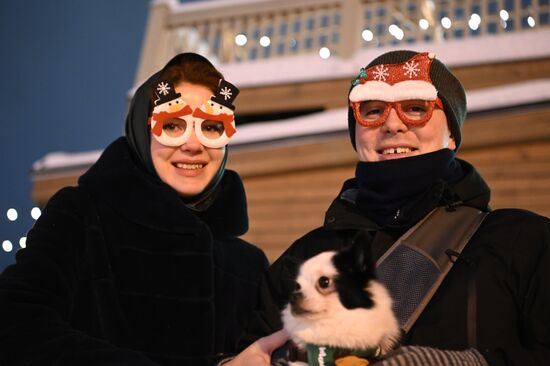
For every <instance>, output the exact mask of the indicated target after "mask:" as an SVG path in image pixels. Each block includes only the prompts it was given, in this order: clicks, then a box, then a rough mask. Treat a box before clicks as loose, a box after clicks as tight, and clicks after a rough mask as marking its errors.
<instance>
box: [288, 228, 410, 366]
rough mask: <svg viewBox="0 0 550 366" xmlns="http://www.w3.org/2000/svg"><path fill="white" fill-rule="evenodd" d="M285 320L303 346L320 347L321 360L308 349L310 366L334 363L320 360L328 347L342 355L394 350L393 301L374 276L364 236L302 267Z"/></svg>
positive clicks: (318, 355)
mask: <svg viewBox="0 0 550 366" xmlns="http://www.w3.org/2000/svg"><path fill="white" fill-rule="evenodd" d="M282 319H283V324H284V328H285V330H286V331H287V332H288V333H289V334H290V336H291V338H292V340H293V342H294V343H296V345H297V346H298V347H299V348H301V349H307V348H308V347H310V346H311V345H314V346H316V347H317V349H318V351H317V352H318V353H320V354H316V355H315V356H314V357H317V358H319V360H320V361H321V362H317V361H318V360H311V357H312V355H311V354H310V352H309V350H308V357H309V358H310V360H309V364H310V365H324V364H331V363H330V361H327V362H323V361H322V359H321V358H322V357H323V356H324V355H325V354H328V353H329V352H328V351H329V350H330V349H338V350H339V352H340V354H342V350H353V351H357V350H363V351H373V350H375V352H371V354H373V355H374V358H376V357H378V356H379V355H382V354H384V353H386V352H388V351H389V350H391V349H392V348H393V347H394V345H396V343H397V341H398V339H399V336H400V329H399V325H398V322H397V319H396V317H395V315H394V313H393V311H392V300H391V298H390V295H389V293H388V291H387V290H386V288H385V287H384V286H383V285H382V284H381V283H380V282H378V281H377V280H376V278H375V268H374V264H373V263H372V259H371V255H370V250H369V249H368V248H367V247H366V246H365V245H362V240H361V237H360V236H359V237H357V236H356V237H355V238H354V239H353V242H352V244H351V245H350V246H349V247H348V248H347V249H344V250H342V251H339V252H336V251H330V252H322V253H320V254H318V255H316V256H314V257H312V258H310V259H308V260H307V261H305V262H304V263H303V264H302V265H301V266H300V268H299V272H298V276H297V278H296V290H295V291H294V293H293V294H292V296H291V299H290V302H289V304H288V305H287V306H286V307H285V309H284V310H283V312H282ZM319 346H320V347H319ZM319 348H320V350H319ZM351 354H353V353H351ZM297 364H299V363H297Z"/></svg>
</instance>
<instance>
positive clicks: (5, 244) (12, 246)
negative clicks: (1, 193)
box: [1, 207, 42, 253]
mask: <svg viewBox="0 0 550 366" xmlns="http://www.w3.org/2000/svg"><path fill="white" fill-rule="evenodd" d="M41 214H42V210H40V208H38V207H33V208H32V209H31V211H30V215H31V217H32V219H33V220H38V218H39V217H40V215H41ZM6 218H7V219H8V221H10V222H13V223H15V221H17V220H18V219H20V217H19V212H18V211H17V210H16V209H15V208H9V209H8V210H7V211H6ZM17 245H18V246H19V248H25V247H26V246H27V237H26V236H22V237H20V238H19V241H18V242H16V243H13V242H12V241H11V240H8V239H4V240H2V247H1V248H2V250H3V251H4V252H6V253H10V252H12V251H14V250H17V249H18V248H17Z"/></svg>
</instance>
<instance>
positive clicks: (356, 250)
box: [349, 230, 374, 278]
mask: <svg viewBox="0 0 550 366" xmlns="http://www.w3.org/2000/svg"><path fill="white" fill-rule="evenodd" d="M368 239H369V238H368V234H367V233H366V232H365V231H363V230H359V231H357V232H356V233H355V235H354V236H353V238H352V239H351V246H350V247H349V250H350V251H351V252H352V256H353V258H354V266H355V270H356V271H357V272H358V273H361V274H362V276H361V277H362V278H374V262H373V260H372V253H371V250H370V246H369V245H367V243H368Z"/></svg>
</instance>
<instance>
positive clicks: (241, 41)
mask: <svg viewBox="0 0 550 366" xmlns="http://www.w3.org/2000/svg"><path fill="white" fill-rule="evenodd" d="M246 42H248V38H246V36H245V35H244V34H242V33H239V34H237V35H236V36H235V44H236V45H237V46H244V45H245V44H246Z"/></svg>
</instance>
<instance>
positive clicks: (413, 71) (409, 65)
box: [403, 60, 420, 79]
mask: <svg viewBox="0 0 550 366" xmlns="http://www.w3.org/2000/svg"><path fill="white" fill-rule="evenodd" d="M418 65H419V64H418V62H415V61H414V60H410V61H407V62H405V65H404V66H403V69H405V75H407V76H408V77H409V79H412V77H413V76H417V75H418V72H419V71H420V68H419V67H418Z"/></svg>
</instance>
